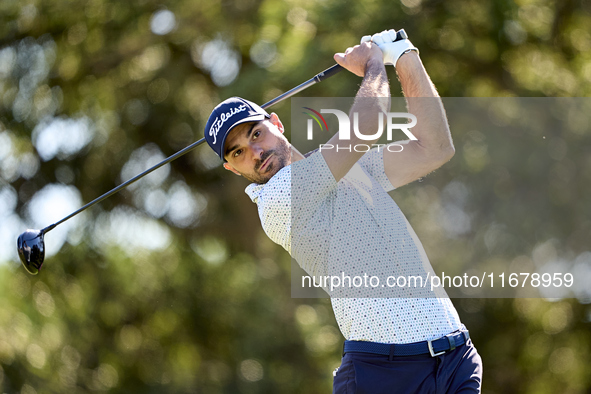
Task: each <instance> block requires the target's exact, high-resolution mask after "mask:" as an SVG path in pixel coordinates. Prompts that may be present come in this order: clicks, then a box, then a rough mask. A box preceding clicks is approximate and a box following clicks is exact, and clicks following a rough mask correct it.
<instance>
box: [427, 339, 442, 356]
mask: <svg viewBox="0 0 591 394" xmlns="http://www.w3.org/2000/svg"><path fill="white" fill-rule="evenodd" d="M432 342H433V341H427V346H428V347H429V354H431V357H437V356H441V355H442V354H445V350H443V351H441V352H439V353H435V352H434V350H433V344H432Z"/></svg>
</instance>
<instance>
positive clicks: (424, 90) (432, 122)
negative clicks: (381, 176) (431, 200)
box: [384, 51, 455, 187]
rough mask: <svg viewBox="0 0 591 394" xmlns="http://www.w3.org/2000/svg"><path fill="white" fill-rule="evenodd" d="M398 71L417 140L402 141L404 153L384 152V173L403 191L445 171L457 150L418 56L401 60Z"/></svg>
mask: <svg viewBox="0 0 591 394" xmlns="http://www.w3.org/2000/svg"><path fill="white" fill-rule="evenodd" d="M396 70H397V72H398V77H399V79H400V84H401V85H402V91H403V93H404V96H405V97H406V100H407V102H408V112H410V113H411V114H413V115H415V116H416V117H417V124H416V126H415V127H413V128H412V130H411V131H412V133H413V135H414V136H415V137H417V140H416V141H414V140H405V141H398V142H396V144H400V145H402V146H403V147H404V149H403V150H402V151H401V152H390V151H388V150H385V151H384V170H385V172H386V175H387V176H388V179H389V180H390V183H391V184H392V186H394V187H400V186H403V185H406V184H407V183H410V182H413V181H415V180H417V179H419V178H421V177H423V176H425V175H427V174H429V173H430V172H432V171H434V170H436V169H437V168H439V167H441V166H442V165H443V164H444V163H446V162H447V161H449V159H451V157H452V156H453V155H454V152H455V151H454V146H453V142H452V138H451V133H450V131H449V126H448V123H447V117H446V116H445V110H444V109H443V105H442V104H441V99H440V98H439V94H438V93H437V90H436V89H435V86H434V85H433V83H432V82H431V79H430V78H429V75H428V74H427V71H426V70H425V68H424V67H423V63H422V62H421V59H420V58H419V55H418V53H417V52H414V51H411V52H408V53H405V54H404V55H402V56H401V57H400V59H398V62H397V63H396Z"/></svg>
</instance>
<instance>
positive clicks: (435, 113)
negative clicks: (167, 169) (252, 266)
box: [205, 30, 482, 394]
mask: <svg viewBox="0 0 591 394" xmlns="http://www.w3.org/2000/svg"><path fill="white" fill-rule="evenodd" d="M395 37H396V32H395V31H394V30H390V31H384V32H382V33H378V34H375V35H373V36H371V37H369V36H366V37H364V38H363V39H362V40H361V45H357V46H355V47H352V48H348V49H347V50H346V51H345V52H344V53H337V54H335V56H334V58H335V60H336V61H337V63H338V64H339V65H341V66H342V67H344V68H345V69H347V70H349V71H350V72H352V73H354V74H356V75H358V76H360V77H363V80H362V82H361V86H360V88H359V91H358V93H357V95H356V97H355V102H354V104H353V106H352V108H351V114H355V113H357V116H358V125H359V132H360V134H362V135H363V136H365V137H366V138H365V139H360V138H359V135H358V134H359V133H351V136H350V140H347V141H340V140H339V135H338V133H337V134H336V135H335V136H333V137H332V138H331V140H330V141H329V142H328V144H330V145H332V146H334V147H339V146H341V147H342V148H343V149H328V150H325V149H323V150H322V151H316V152H314V153H312V154H311V155H309V156H308V157H304V156H303V155H301V154H300V153H299V152H298V151H297V150H296V149H294V148H293V147H292V146H291V145H290V143H289V142H288V141H287V139H286V138H285V137H284V136H283V131H284V127H283V124H282V123H281V121H280V120H279V118H278V116H277V115H276V114H274V113H272V114H268V113H267V112H265V110H263V109H262V108H260V107H259V106H258V105H256V104H254V103H252V102H250V101H247V100H244V99H241V98H230V99H227V100H225V101H224V102H222V103H221V104H219V105H218V106H217V107H216V108H215V109H214V110H213V112H212V114H211V115H210V117H209V120H208V122H207V126H206V129H205V138H206V140H207V142H208V144H209V145H210V147H211V148H212V149H213V150H214V151H215V152H216V153H217V154H218V155H219V157H220V158H221V159H223V160H224V161H225V162H224V168H226V169H227V170H229V171H232V172H234V173H235V174H238V175H241V176H244V177H245V178H246V179H248V180H249V181H251V182H252V184H251V185H249V186H248V187H247V189H246V193H247V194H248V195H249V196H250V197H251V199H252V200H253V202H255V203H256V204H257V206H258V211H259V216H260V218H261V222H262V226H263V229H264V230H265V232H266V234H267V235H268V236H269V237H270V238H271V239H272V240H273V241H274V242H276V243H278V244H280V245H282V246H283V247H284V248H285V249H286V250H287V251H288V252H290V254H291V255H292V257H294V258H295V259H296V261H297V262H298V263H299V264H300V266H301V267H302V268H303V269H304V270H305V271H306V272H307V273H309V274H310V275H314V276H322V275H326V274H327V273H328V274H331V273H337V272H338V271H340V272H343V273H344V272H345V271H347V275H351V276H353V275H355V274H361V273H362V272H373V273H385V272H387V273H389V274H395V275H402V274H404V275H415V276H416V277H418V276H420V277H421V278H424V277H425V276H427V275H430V274H434V273H433V269H432V267H431V265H430V263H429V261H428V259H427V257H426V254H425V252H424V250H423V247H422V245H421V243H420V241H419V240H418V238H417V236H416V234H415V233H414V231H413V230H412V227H411V226H410V224H408V222H407V220H406V218H405V217H404V215H403V214H402V212H401V211H400V209H399V208H398V206H397V205H396V203H395V202H394V201H393V200H392V198H391V197H390V196H389V195H388V194H387V192H388V191H391V190H394V189H395V188H398V187H401V186H403V185H406V184H408V183H410V182H413V181H414V180H417V179H418V178H420V177H423V176H425V175H427V174H429V173H430V172H432V171H434V170H435V169H437V168H439V167H440V166H441V165H443V164H444V163H445V162H447V161H448V160H449V159H450V158H451V157H452V156H453V154H454V148H453V143H452V139H451V135H450V132H449V127H448V124H447V119H446V116H445V112H444V110H443V106H442V105H441V101H440V100H439V98H438V94H437V91H436V89H435V87H434V86H433V84H432V83H431V81H430V79H429V76H428V75H427V73H426V71H425V69H424V67H423V65H422V63H421V60H420V58H419V55H418V50H417V49H416V48H415V47H414V46H413V45H412V43H411V42H410V41H409V40H408V39H405V40H399V41H396V38H395ZM385 65H393V66H395V67H396V70H397V73H398V77H399V79H400V83H401V85H402V89H403V92H404V95H405V97H406V100H407V103H408V111H409V112H410V113H411V114H413V115H415V116H416V118H417V119H418V122H417V124H416V126H415V127H413V128H412V134H413V135H414V136H415V137H416V140H406V141H399V142H397V143H396V144H398V145H400V146H402V147H403V149H402V151H398V149H396V150H392V151H390V150H388V149H379V148H378V149H372V150H370V151H369V152H367V153H364V152H356V151H355V150H352V149H348V148H347V147H349V146H351V145H355V144H366V145H371V144H372V142H373V143H375V142H377V139H378V138H377V137H376V140H375V141H368V140H367V136H370V135H373V134H375V130H376V129H378V128H379V127H380V124H379V119H380V116H382V114H383V113H387V112H388V111H389V109H390V87H389V83H388V79H387V75H386V69H385ZM425 98H430V99H425ZM353 134H354V135H353ZM324 287H325V290H327V291H329V290H328V289H326V286H324ZM332 290H333V289H331V291H329V294H330V295H331V303H332V306H333V310H334V313H335V317H336V320H337V323H338V325H339V328H340V330H341V332H342V334H343V336H344V337H345V339H346V340H345V344H344V351H343V358H342V363H341V366H340V367H339V368H338V369H337V370H336V371H335V372H334V376H335V377H334V391H333V392H334V393H353V392H356V393H372V394H378V393H388V394H391V393H435V392H437V393H439V392H441V393H460V392H461V393H474V392H480V387H481V379H482V363H481V359H480V356H479V355H478V353H477V351H476V349H475V347H474V345H473V344H472V342H471V340H470V339H469V334H468V331H467V330H466V328H465V327H464V325H463V324H462V323H461V322H460V319H459V316H458V314H457V312H456V310H455V308H454V306H453V305H452V303H451V301H450V300H449V298H447V297H446V295H445V292H434V291H431V290H429V288H422V287H421V288H418V289H415V291H410V292H409V291H407V290H408V289H396V290H395V291H394V292H391V293H387V292H384V290H382V289H378V290H375V289H363V290H360V289H357V288H355V289H354V290H355V291H354V292H349V293H347V292H343V291H340V292H333V291H332ZM392 294H394V296H392Z"/></svg>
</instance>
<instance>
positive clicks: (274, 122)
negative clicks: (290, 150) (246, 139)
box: [269, 112, 285, 134]
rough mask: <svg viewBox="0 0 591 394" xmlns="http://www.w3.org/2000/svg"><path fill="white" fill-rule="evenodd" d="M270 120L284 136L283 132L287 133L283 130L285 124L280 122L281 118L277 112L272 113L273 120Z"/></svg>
mask: <svg viewBox="0 0 591 394" xmlns="http://www.w3.org/2000/svg"><path fill="white" fill-rule="evenodd" d="M269 120H270V121H271V123H273V124H274V125H275V126H277V128H278V129H279V131H280V132H281V134H283V132H284V131H285V129H284V128H283V123H281V121H280V120H279V116H277V114H276V113H275V112H272V113H271V118H270V119H269Z"/></svg>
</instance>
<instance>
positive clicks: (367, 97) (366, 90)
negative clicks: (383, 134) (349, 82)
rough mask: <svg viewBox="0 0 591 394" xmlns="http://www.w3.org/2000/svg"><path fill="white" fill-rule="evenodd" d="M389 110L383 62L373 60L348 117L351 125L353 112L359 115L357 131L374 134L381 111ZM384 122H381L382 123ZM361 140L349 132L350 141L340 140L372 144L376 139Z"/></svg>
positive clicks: (349, 142) (386, 79)
mask: <svg viewBox="0 0 591 394" xmlns="http://www.w3.org/2000/svg"><path fill="white" fill-rule="evenodd" d="M389 110H390V84H389V83H388V75H387V73H386V68H385V66H384V64H383V63H382V62H380V61H373V62H371V63H369V64H368V66H367V69H366V72H365V76H364V78H363V81H362V82H361V87H360V88H359V91H358V92H357V95H356V96H355V102H354V103H353V106H352V107H351V111H350V114H349V119H351V127H353V119H354V115H353V114H355V113H357V114H358V116H359V121H358V122H357V124H358V125H359V131H360V132H361V134H363V135H371V134H375V133H376V131H377V130H378V128H379V119H380V117H381V116H383V115H382V113H385V112H388V111H389ZM383 124H384V123H382V125H383ZM378 139H379V138H376V139H375V140H373V141H367V140H361V139H359V138H357V136H356V135H355V133H353V132H351V141H342V142H341V143H347V144H353V145H355V144H373V143H375V142H377V141H378Z"/></svg>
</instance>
